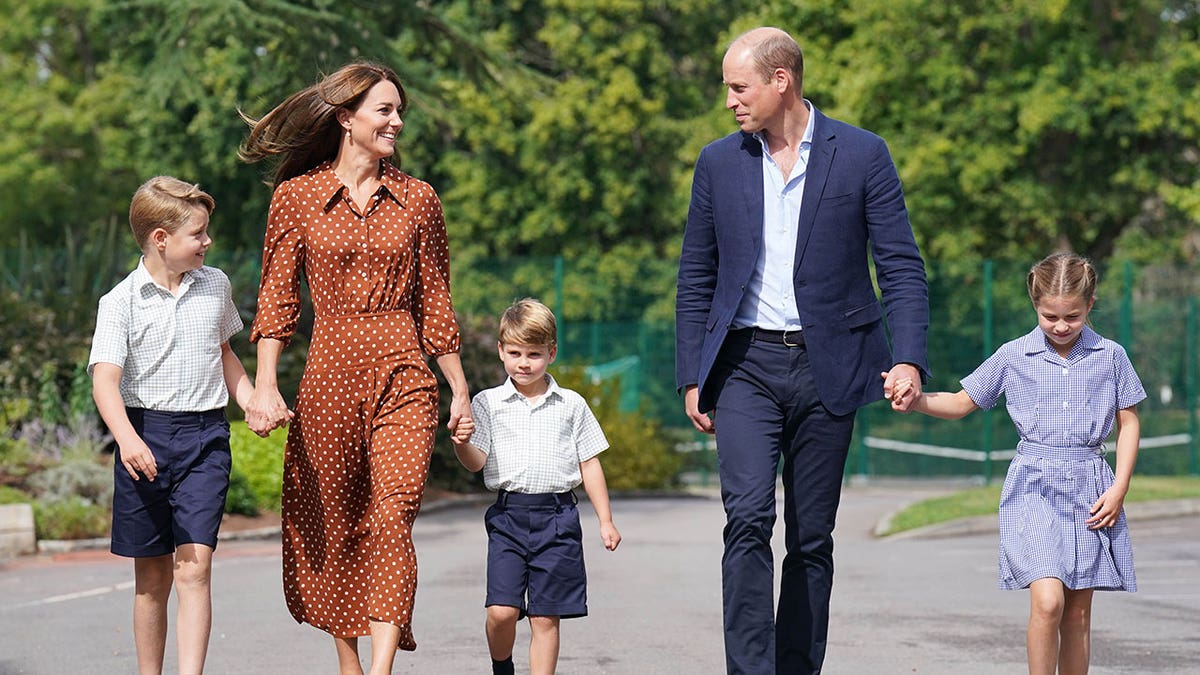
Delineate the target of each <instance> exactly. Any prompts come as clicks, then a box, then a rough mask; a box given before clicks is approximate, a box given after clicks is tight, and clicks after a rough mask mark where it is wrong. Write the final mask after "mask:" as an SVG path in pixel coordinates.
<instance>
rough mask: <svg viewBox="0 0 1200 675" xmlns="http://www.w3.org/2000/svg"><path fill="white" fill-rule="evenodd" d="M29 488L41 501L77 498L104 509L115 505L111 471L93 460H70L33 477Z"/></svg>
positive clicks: (29, 482) (30, 479)
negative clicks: (113, 503)
mask: <svg viewBox="0 0 1200 675" xmlns="http://www.w3.org/2000/svg"><path fill="white" fill-rule="evenodd" d="M28 485H29V488H30V489H31V490H32V491H33V494H34V495H35V496H36V497H37V498H38V500H39V501H44V502H61V501H66V500H68V499H71V498H78V499H81V500H84V501H86V502H89V503H92V504H99V505H101V506H102V507H104V508H106V509H107V508H109V507H110V506H111V505H112V492H113V474H112V468H111V467H107V466H104V465H103V464H100V463H99V462H97V461H95V460H92V461H87V460H69V461H65V462H63V463H62V464H57V465H55V466H52V467H50V468H48V469H44V470H42V471H39V472H37V473H36V474H34V475H32V476H30V478H29V481H28Z"/></svg>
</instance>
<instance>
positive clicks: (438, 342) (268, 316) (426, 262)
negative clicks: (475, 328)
mask: <svg viewBox="0 0 1200 675" xmlns="http://www.w3.org/2000/svg"><path fill="white" fill-rule="evenodd" d="M380 167H381V171H380V178H379V188H378V189H377V190H376V191H375V192H374V193H373V194H372V195H371V196H370V198H369V199H368V201H367V204H366V205H365V206H364V208H359V206H358V205H357V204H355V203H354V200H353V199H351V198H350V195H349V191H348V190H347V189H346V186H345V185H343V184H342V182H341V180H339V179H338V177H337V174H336V173H335V172H334V170H333V164H332V163H331V162H323V163H322V164H320V165H318V166H316V167H314V168H313V169H311V170H310V171H308V172H306V173H304V174H301V175H299V176H296V177H294V178H292V179H290V180H288V181H285V182H284V183H282V184H280V185H279V186H278V187H277V188H276V189H275V192H274V194H272V195H271V207H270V210H269V212H268V214H267V233H266V242H265V245H264V250H263V271H262V282H261V284H260V286H259V291H258V312H257V314H255V316H254V325H253V326H252V328H251V331H250V341H251V342H257V341H258V340H259V339H260V338H264V337H265V338H273V339H277V340H281V341H283V342H287V341H288V340H289V339H290V338H291V336H292V335H293V334H294V333H295V332H296V326H297V325H298V323H299V320H300V304H301V303H300V278H301V276H303V277H304V279H305V281H307V282H308V287H309V290H310V291H311V292H312V307H313V314H314V316H315V318H316V319H317V320H318V321H320V320H321V319H323V318H326V317H344V316H350V315H360V314H385V313H392V312H407V313H409V314H410V315H411V316H412V326H402V327H401V328H400V329H402V330H404V331H405V332H406V335H404V336H402V338H401V339H400V341H401V342H405V343H411V347H410V349H413V350H415V349H417V348H420V350H421V351H423V352H424V353H425V354H427V355H429V356H441V355H443V354H448V353H454V352H458V350H459V347H460V337H459V331H458V323H457V321H456V320H455V317H454V308H453V306H452V305H451V300H450V254H449V247H448V245H447V239H446V222H445V219H444V216H443V214H442V203H441V201H440V200H439V199H438V196H437V193H436V192H434V190H433V188H432V187H431V186H430V185H429V184H428V183H426V182H424V181H421V180H418V179H416V178H413V177H412V176H409V175H408V174H406V173H404V172H403V171H401V170H400V169H398V168H396V166H395V165H393V164H392V163H391V162H389V161H387V160H380ZM408 333H411V336H409V335H408Z"/></svg>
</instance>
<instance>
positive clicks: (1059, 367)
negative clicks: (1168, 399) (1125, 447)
mask: <svg viewBox="0 0 1200 675" xmlns="http://www.w3.org/2000/svg"><path fill="white" fill-rule="evenodd" d="M962 387H963V390H964V391H966V392H967V395H968V396H970V397H971V400H972V401H974V402H975V405H977V406H979V407H980V408H983V409H985V410H987V409H989V408H991V407H993V406H995V405H996V402H997V400H998V399H999V398H1000V394H1004V395H1005V397H1006V399H1007V407H1008V414H1009V416H1010V417H1012V420H1013V424H1015V425H1016V427H1017V432H1018V433H1019V434H1020V436H1021V440H1023V441H1029V442H1032V443H1037V444H1039V445H1046V446H1051V447H1056V448H1094V447H1098V446H1099V445H1100V444H1101V443H1103V442H1104V440H1105V439H1106V438H1108V435H1109V433H1111V432H1112V428H1113V421H1114V419H1115V418H1116V414H1117V411H1118V410H1122V409H1124V408H1128V407H1130V406H1132V405H1135V404H1137V403H1138V402H1140V401H1141V400H1143V399H1144V398H1146V391H1145V390H1144V389H1143V388H1142V382H1141V380H1139V379H1138V376H1137V373H1136V372H1135V371H1134V369H1133V364H1132V363H1130V361H1129V356H1128V355H1127V354H1126V353H1125V349H1124V348H1123V347H1121V345H1119V344H1117V343H1116V342H1113V341H1112V340H1109V339H1106V338H1104V337H1102V336H1100V335H1099V334H1097V333H1096V332H1095V331H1093V330H1092V329H1091V328H1088V327H1086V326H1085V327H1084V329H1083V332H1082V333H1080V335H1079V339H1078V340H1077V341H1076V342H1075V344H1074V345H1073V346H1072V347H1071V351H1070V352H1069V353H1068V354H1067V358H1065V359H1064V358H1063V357H1061V356H1059V355H1058V352H1056V351H1055V350H1054V348H1053V347H1051V346H1050V345H1048V344H1047V342H1046V334H1045V333H1043V332H1042V330H1041V328H1034V329H1033V331H1031V332H1030V333H1028V334H1026V335H1025V336H1023V337H1020V338H1017V339H1016V340H1012V341H1011V342H1007V343H1005V344H1004V345H1002V346H1001V347H1000V349H998V350H996V353H995V354H993V355H992V356H990V357H988V359H987V360H986V361H984V362H983V363H982V364H981V365H980V366H979V367H978V368H976V369H975V372H973V373H971V374H970V375H968V376H967V377H965V378H963V380H962Z"/></svg>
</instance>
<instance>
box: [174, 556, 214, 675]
mask: <svg viewBox="0 0 1200 675" xmlns="http://www.w3.org/2000/svg"><path fill="white" fill-rule="evenodd" d="M212 555H213V549H212V547H211V546H205V545H204V544H183V545H182V546H180V547H179V548H177V549H176V550H175V592H176V593H177V594H178V595H179V610H178V612H177V613H176V616H175V634H176V638H177V640H178V642H179V673H180V675H199V674H200V673H202V672H204V657H205V655H207V654H208V637H209V633H211V631H212V587H211V582H212Z"/></svg>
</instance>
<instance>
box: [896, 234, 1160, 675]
mask: <svg viewBox="0 0 1200 675" xmlns="http://www.w3.org/2000/svg"><path fill="white" fill-rule="evenodd" d="M1027 285H1028V287H1029V299H1030V300H1032V301H1033V306H1034V308H1035V309H1036V310H1037V315H1038V327H1037V328H1036V329H1034V330H1033V331H1031V332H1030V333H1028V334H1027V335H1025V336H1024V337H1021V338H1018V339H1016V340H1013V341H1011V342H1009V343H1007V344H1005V345H1003V346H1002V347H1000V349H999V350H997V351H996V353H995V354H993V355H992V356H991V357H990V358H988V359H987V360H986V361H984V362H983V364H982V365H980V366H979V368H977V369H976V370H975V372H974V373H971V375H969V376H967V377H966V378H964V379H963V380H962V387H963V389H962V391H959V392H958V393H955V394H951V393H948V392H937V393H925V394H917V398H916V400H915V401H914V402H913V404H912V406H911V409H912V410H916V411H918V412H922V413H925V414H927V415H932V416H934V417H940V418H943V419H958V418H961V417H963V416H965V415H966V414H967V413H970V412H971V411H973V410H975V409H977V408H984V409H988V408H991V407H992V406H994V405H995V404H996V402H997V399H999V398H1000V395H1001V394H1005V395H1006V396H1007V406H1008V412H1009V415H1010V416H1011V417H1012V420H1013V423H1014V424H1015V425H1016V426H1017V432H1018V434H1019V435H1020V439H1021V440H1020V442H1019V443H1018V444H1017V455H1016V457H1014V458H1013V460H1012V463H1011V464H1010V465H1009V468H1008V475H1007V477H1006V478H1005V480H1004V489H1003V492H1002V494H1001V496H1000V588H1002V589H1006V590H1015V589H1021V588H1028V589H1029V591H1030V610H1029V628H1028V631H1027V634H1026V647H1027V649H1028V652H1029V672H1030V673H1037V674H1041V673H1046V674H1049V675H1053V673H1054V672H1055V670H1056V668H1057V669H1058V672H1060V673H1085V672H1087V669H1088V661H1089V649H1090V624H1091V608H1092V592H1093V591H1095V590H1097V589H1099V590H1107V591H1116V590H1124V591H1131V592H1132V591H1136V590H1137V582H1136V580H1135V578H1134V574H1133V550H1132V547H1131V546H1130V543H1129V532H1128V530H1127V528H1126V526H1125V514H1124V511H1123V510H1122V503H1123V502H1124V500H1125V493H1126V491H1128V490H1129V479H1130V476H1131V474H1132V473H1133V465H1134V462H1135V461H1136V459H1137V452H1138V441H1139V437H1140V428H1139V424H1138V416H1137V404H1138V402H1140V401H1141V400H1142V399H1144V398H1146V393H1145V391H1144V390H1143V389H1142V384H1141V382H1140V381H1139V380H1138V376H1137V373H1135V372H1134V370H1133V365H1132V364H1131V363H1130V361H1129V357H1128V356H1127V355H1126V354H1125V350H1124V349H1123V348H1122V347H1121V346H1120V345H1119V344H1117V343H1115V342H1113V341H1111V340H1107V339H1105V338H1103V337H1101V336H1100V335H1098V334H1097V333H1095V332H1094V331H1093V330H1092V329H1091V328H1090V327H1089V326H1088V312H1090V311H1091V309H1092V305H1093V304H1094V303H1095V301H1096V299H1095V295H1094V294H1095V290H1096V271H1095V268H1093V267H1092V264H1091V263H1090V262H1089V261H1088V260H1086V259H1084V258H1081V257H1079V256H1076V255H1072V254H1066V253H1060V254H1055V255H1051V256H1049V257H1048V258H1046V259H1044V260H1042V261H1041V262H1039V263H1038V264H1037V265H1034V266H1033V269H1031V270H1030V271H1029V275H1028V278H1027ZM913 389H914V388H913V385H912V382H911V381H908V380H902V381H900V382H898V383H897V387H896V389H895V391H893V392H892V401H893V403H892V406H893V408H895V409H901V407H902V405H901V404H902V402H903V399H904V397H905V396H906V395H908V394H910V393H911V392H912V391H913ZM1114 419H1115V421H1116V425H1117V461H1116V474H1115V476H1114V474H1113V471H1112V470H1111V469H1110V468H1109V466H1108V464H1107V463H1105V461H1104V451H1105V448H1104V440H1105V439H1106V438H1108V435H1109V432H1111V431H1112V427H1113V421H1114Z"/></svg>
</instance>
